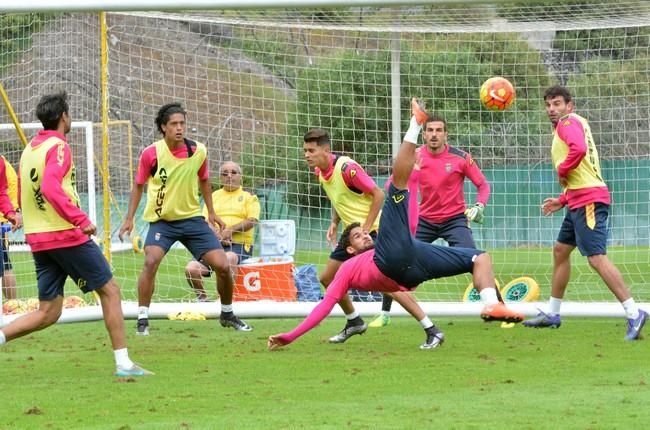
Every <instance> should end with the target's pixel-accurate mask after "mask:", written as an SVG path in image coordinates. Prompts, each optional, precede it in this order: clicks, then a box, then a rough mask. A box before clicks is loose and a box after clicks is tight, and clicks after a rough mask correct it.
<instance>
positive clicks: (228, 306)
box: [221, 304, 232, 313]
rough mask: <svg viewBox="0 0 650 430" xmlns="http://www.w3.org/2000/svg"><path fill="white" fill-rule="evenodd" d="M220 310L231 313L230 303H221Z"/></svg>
mask: <svg viewBox="0 0 650 430" xmlns="http://www.w3.org/2000/svg"><path fill="white" fill-rule="evenodd" d="M221 312H224V313H232V304H230V305H221Z"/></svg>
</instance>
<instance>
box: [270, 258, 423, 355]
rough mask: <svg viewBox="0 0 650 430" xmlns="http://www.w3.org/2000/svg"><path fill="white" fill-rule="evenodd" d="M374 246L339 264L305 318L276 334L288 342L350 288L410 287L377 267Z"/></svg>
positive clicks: (386, 289)
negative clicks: (298, 323) (396, 280)
mask: <svg viewBox="0 0 650 430" xmlns="http://www.w3.org/2000/svg"><path fill="white" fill-rule="evenodd" d="M374 256H375V250H374V249H370V250H368V251H365V252H363V253H361V254H359V255H355V256H354V257H352V258H351V259H349V260H348V261H346V262H345V263H343V264H342V265H341V267H340V268H339V270H338V271H337V272H336V275H335V276H334V280H333V281H332V282H331V283H330V285H329V286H328V287H327V290H325V297H324V298H323V300H321V302H320V303H319V304H318V305H316V307H315V308H314V309H313V310H312V311H311V313H310V314H309V315H308V316H307V318H305V320H304V321H303V322H302V323H300V325H298V327H296V328H295V329H293V330H291V331H290V332H289V333H284V334H282V335H280V337H281V338H282V339H283V340H285V341H286V342H287V343H291V342H293V341H294V340H296V339H297V338H298V337H300V336H302V335H303V334H305V333H307V332H308V331H309V330H311V329H312V328H314V327H316V326H317V325H318V324H319V323H320V322H321V321H323V320H324V319H325V318H326V317H327V316H328V315H329V314H330V312H331V311H332V309H333V308H334V306H335V305H336V304H337V303H338V302H339V300H341V299H342V298H343V297H344V296H345V295H346V294H347V293H348V290H349V289H350V288H356V289H357V290H363V291H384V292H395V291H410V290H408V289H407V288H404V287H402V286H400V285H399V284H398V283H397V282H395V281H394V280H392V279H391V278H389V277H387V276H386V275H384V274H383V273H381V272H380V271H379V268H378V267H377V264H375V261H374Z"/></svg>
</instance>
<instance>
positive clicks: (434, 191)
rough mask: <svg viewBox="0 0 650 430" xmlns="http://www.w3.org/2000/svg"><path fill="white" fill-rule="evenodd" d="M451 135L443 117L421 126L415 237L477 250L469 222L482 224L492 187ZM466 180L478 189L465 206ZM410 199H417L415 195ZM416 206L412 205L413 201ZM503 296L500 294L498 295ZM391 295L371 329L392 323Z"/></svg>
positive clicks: (428, 119) (388, 296)
mask: <svg viewBox="0 0 650 430" xmlns="http://www.w3.org/2000/svg"><path fill="white" fill-rule="evenodd" d="M448 137H449V133H448V130H447V122H446V121H445V119H444V118H441V117H438V116H435V115H430V116H428V117H427V119H426V121H425V123H424V125H423V127H422V139H423V141H424V145H423V146H422V147H420V148H419V150H418V152H419V158H420V160H419V162H420V171H419V172H416V171H413V172H412V173H411V175H415V174H418V176H417V177H418V178H419V189H420V194H421V196H422V200H421V201H420V204H419V206H418V208H417V209H418V211H419V217H418V218H419V219H418V224H417V229H416V232H415V238H416V239H418V240H421V241H423V242H427V243H432V242H434V241H435V240H437V239H439V238H440V239H444V240H445V241H447V243H448V244H449V246H452V247H454V246H456V247H461V248H476V244H475V243H474V238H473V236H472V230H471V229H470V227H469V225H468V223H469V221H474V222H476V223H479V224H483V209H484V208H485V205H486V204H487V202H488V199H489V198H490V184H489V183H488V181H487V180H486V179H485V175H483V172H481V169H479V167H478V165H477V164H476V162H475V161H474V159H473V158H472V156H471V155H469V154H468V153H467V152H465V151H462V150H460V149H458V148H454V147H453V146H450V145H449V144H448V143H447V139H448ZM465 178H468V179H469V180H470V181H472V184H474V186H475V187H476V190H477V194H478V195H477V197H476V203H475V204H474V205H472V206H471V207H469V208H466V207H465V193H464V192H463V185H464V182H465ZM411 199H414V200H415V199H417V194H415V193H413V194H412V195H411ZM412 204H413V202H412ZM499 296H500V295H499ZM392 303H393V300H392V298H391V297H390V295H387V294H384V298H383V301H382V306H381V313H380V314H379V316H377V318H375V319H374V320H373V321H372V322H371V323H370V324H369V326H370V327H383V326H386V325H388V324H389V323H390V308H391V305H392Z"/></svg>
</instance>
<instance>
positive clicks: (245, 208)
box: [185, 161, 260, 301]
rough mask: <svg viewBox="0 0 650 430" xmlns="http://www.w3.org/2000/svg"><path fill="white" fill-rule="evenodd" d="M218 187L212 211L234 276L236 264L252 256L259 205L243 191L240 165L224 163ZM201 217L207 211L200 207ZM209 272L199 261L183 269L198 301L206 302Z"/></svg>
mask: <svg viewBox="0 0 650 430" xmlns="http://www.w3.org/2000/svg"><path fill="white" fill-rule="evenodd" d="M219 176H220V178H221V185H222V186H221V188H220V189H218V190H216V191H215V192H214V193H212V203H213V205H214V211H215V213H216V214H217V216H219V217H220V218H221V219H222V220H223V222H224V223H225V224H226V228H225V229H223V230H221V231H217V237H218V239H219V240H220V241H221V245H222V246H223V249H224V251H225V252H226V257H227V258H228V264H229V265H230V270H231V272H232V274H233V277H234V276H235V275H236V273H237V272H236V271H237V265H238V264H239V263H241V261H242V260H243V259H245V258H248V257H250V256H252V255H253V240H254V238H253V233H254V232H255V226H256V225H257V223H258V221H259V218H260V202H259V200H258V199H257V196H256V195H253V194H251V193H249V192H248V191H244V189H243V188H242V186H241V183H242V179H243V178H242V171H241V167H240V166H239V164H237V163H235V162H234V161H226V162H225V163H223V164H222V165H221V169H220V171H219ZM203 216H204V217H205V218H207V216H208V209H207V207H205V206H203ZM211 273H212V271H211V270H210V268H209V267H208V266H207V265H206V264H205V263H204V262H202V261H197V260H191V261H190V262H188V263H187V265H186V266H185V278H186V279H187V282H188V283H189V284H190V286H191V287H192V288H194V291H195V293H196V296H197V298H198V299H199V301H205V300H207V298H208V296H207V295H206V293H205V290H204V289H203V279H202V278H203V277H209V276H210V274H211Z"/></svg>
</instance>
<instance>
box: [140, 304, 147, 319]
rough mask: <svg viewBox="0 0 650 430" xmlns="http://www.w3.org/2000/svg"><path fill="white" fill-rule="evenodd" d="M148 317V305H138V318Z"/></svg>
mask: <svg viewBox="0 0 650 430" xmlns="http://www.w3.org/2000/svg"><path fill="white" fill-rule="evenodd" d="M147 318H149V306H139V307H138V319H139V320H142V319H147Z"/></svg>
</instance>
